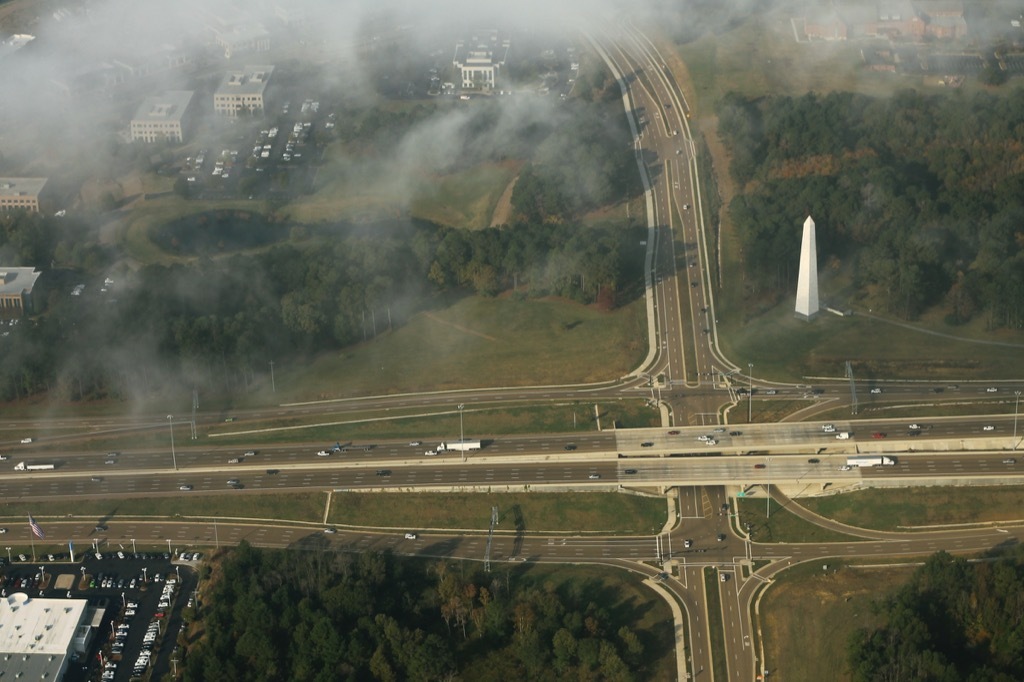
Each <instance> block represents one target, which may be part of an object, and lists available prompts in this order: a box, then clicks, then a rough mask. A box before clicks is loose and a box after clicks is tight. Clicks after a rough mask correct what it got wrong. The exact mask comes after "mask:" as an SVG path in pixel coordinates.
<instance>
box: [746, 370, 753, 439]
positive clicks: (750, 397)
mask: <svg viewBox="0 0 1024 682" xmlns="http://www.w3.org/2000/svg"><path fill="white" fill-rule="evenodd" d="M752 421H754V363H752V362H748V363H747V423H748V424H749V423H751V422H752Z"/></svg>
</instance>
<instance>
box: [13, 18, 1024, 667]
mask: <svg viewBox="0 0 1024 682" xmlns="http://www.w3.org/2000/svg"><path fill="white" fill-rule="evenodd" d="M588 38H589V40H590V41H591V43H592V45H593V46H594V47H595V49H596V50H597V51H598V53H599V54H600V55H601V56H602V57H603V59H604V60H605V61H606V63H607V64H608V66H609V68H611V69H612V71H613V72H614V73H615V74H616V75H617V77H618V78H619V79H620V83H622V86H623V102H624V106H625V108H626V111H627V114H628V116H629V119H630V124H631V126H632V127H633V129H634V131H635V150H636V154H637V160H638V167H639V170H640V173H641V176H642V179H643V182H644V186H645V189H646V196H647V205H648V215H647V220H648V227H649V234H650V238H649V240H648V263H649V268H648V269H647V285H648V286H647V297H648V312H649V320H648V325H649V333H648V337H649V351H648V357H647V360H646V362H645V363H644V364H643V366H642V367H641V368H638V369H637V371H636V372H634V373H633V374H631V375H630V376H627V377H622V378H621V379H619V380H617V381H609V382H605V383H601V384H594V385H586V386H544V387H517V388H504V387H492V388H481V389H476V390H466V391H448V392H444V393H416V394H406V395H398V396H368V397H365V398H352V399H344V400H332V401H313V402H309V403H304V404H293V405H280V406H275V407H273V408H266V409H252V410H238V411H234V412H232V413H231V415H230V417H229V418H230V419H231V421H230V422H229V423H225V415H224V414H221V413H216V414H215V413H203V412H200V413H198V414H197V418H196V425H197V428H198V429H199V430H200V431H201V432H202V433H204V434H205V435H211V436H212V435H218V436H220V438H221V442H224V441H225V440H226V439H229V438H230V440H231V442H232V444H230V445H222V444H220V443H219V442H218V438H215V437H209V438H205V439H204V440H203V442H202V444H201V445H197V444H195V442H194V441H186V442H179V444H178V447H177V450H176V452H173V453H171V452H168V449H167V448H164V447H143V448H133V447H130V446H126V447H124V448H123V449H122V450H119V451H118V453H117V454H116V455H111V454H109V453H108V452H107V451H106V450H96V449H94V448H91V447H90V446H88V445H85V446H83V445H81V443H83V442H86V443H87V442H88V440H87V439H90V438H97V437H109V438H113V437H117V438H127V439H130V438H131V436H132V434H136V433H148V432H153V433H156V432H164V433H166V430H167V427H168V423H167V421H166V420H164V419H163V418H162V417H155V418H154V417H152V416H148V417H147V416H137V417H107V418H86V417H71V418H66V419H54V420H51V421H48V422H35V421H33V420H30V419H12V420H5V422H4V429H5V433H8V434H14V433H24V434H26V436H28V435H32V436H33V442H31V443H23V442H21V438H11V439H10V440H8V442H7V443H6V444H4V445H3V454H4V455H5V456H6V459H5V460H4V461H3V462H0V470H2V471H3V472H4V473H3V476H2V477H0V496H2V497H3V498H4V499H8V500H19V501H22V502H34V501H39V502H40V503H41V502H43V501H45V500H47V499H54V498H65V499H66V498H83V499H85V498H98V499H111V500H116V499H117V498H120V497H124V496H156V495H161V496H172V495H174V496H186V495H196V496H199V495H206V494H217V495H240V496H244V495H256V494H259V493H261V492H266V491H274V492H281V491H299V490H311V489H318V490H328V491H340V490H367V491H370V490H398V489H401V490H439V491H480V490H489V491H501V490H542V489H574V490H581V489H591V490H609V489H611V490H618V489H626V490H631V489H642V490H645V491H657V492H664V493H666V494H669V495H670V496H671V498H672V502H673V506H674V508H675V510H676V518H674V519H671V518H670V519H669V522H668V523H667V524H666V526H665V527H664V528H661V529H652V532H651V533H649V534H645V535H643V536H629V537H622V536H605V535H602V534H600V533H596V532H588V531H587V529H581V530H580V532H579V533H575V534H571V535H566V534H538V533H532V532H530V533H528V532H523V531H516V530H515V529H508V528H501V527H499V528H497V529H496V531H497V532H496V534H495V535H494V538H493V545H492V546H491V547H490V551H489V554H488V557H487V558H488V559H489V560H491V561H511V562H515V561H549V562H568V563H584V562H592V563H604V564H609V565H615V566H619V567H622V568H626V569H628V570H632V571H636V572H638V573H640V574H642V575H644V576H645V577H646V578H648V579H649V580H650V581H651V583H652V586H655V587H656V589H657V590H658V591H659V593H663V594H665V595H669V598H670V599H673V600H675V603H677V604H678V605H680V606H681V608H682V612H683V613H684V614H685V617H686V619H687V621H688V627H686V628H685V632H686V633H687V637H686V638H683V635H682V633H683V632H684V629H683V628H678V627H677V633H679V638H680V641H679V642H678V645H679V647H678V649H677V650H678V652H679V656H678V662H677V664H678V669H679V673H680V678H683V677H689V678H692V677H698V678H700V679H715V678H716V675H715V670H716V667H715V665H714V662H713V661H712V653H711V652H712V645H711V642H710V628H709V625H708V620H709V619H712V618H714V619H721V620H722V622H723V624H724V630H725V636H724V645H725V659H726V660H725V661H720V662H718V663H719V668H718V669H719V670H722V671H725V675H726V677H727V678H728V679H729V680H752V679H755V677H756V676H757V675H758V674H759V673H762V672H764V670H765V669H771V668H772V667H773V666H774V665H775V664H776V662H771V661H765V660H764V655H763V651H762V649H761V648H760V647H759V646H758V644H757V643H758V641H759V638H758V637H757V632H756V629H757V626H756V622H754V620H753V616H754V614H753V610H752V608H751V604H752V603H753V600H754V599H755V598H756V596H757V595H758V594H759V591H760V590H761V589H762V588H763V586H764V585H765V584H767V583H768V582H770V581H771V579H772V577H773V576H775V575H776V574H778V573H779V572H780V571H783V570H785V569H786V568H788V567H790V566H792V565H794V564H796V563H800V562H803V561H811V560H822V559H825V558H828V557H848V558H859V557H894V556H896V557H920V556H923V555H926V554H928V553H931V552H935V551H937V550H939V549H945V550H947V551H952V552H979V551H984V550H988V549H992V548H994V547H998V546H1000V545H1004V544H1006V543H1008V542H1019V541H1020V540H1021V539H1022V538H1024V528H1021V527H1017V526H1012V527H1002V528H995V527H981V528H963V529H956V530H943V531H925V532H916V533H882V532H876V531H863V530H860V529H850V528H844V527H841V525H840V524H835V523H834V522H830V521H828V520H826V519H815V518H813V515H811V514H809V513H806V512H802V513H804V514H805V517H806V518H808V519H809V520H811V521H812V522H815V523H819V524H821V525H824V526H825V527H831V528H833V529H834V530H837V531H839V532H845V533H846V534H847V535H850V540H849V541H848V542H835V543H807V544H798V543H772V544H759V543H754V542H751V541H750V539H749V538H748V537H746V536H745V535H743V534H742V530H741V529H740V528H738V527H736V526H735V525H734V522H733V519H734V514H733V513H732V509H733V506H732V505H733V503H734V499H733V498H732V497H730V495H732V494H734V493H735V491H737V490H744V491H750V492H751V493H752V494H757V495H760V496H762V497H763V496H764V495H765V492H766V491H768V490H771V489H772V488H773V487H774V486H778V485H782V484H785V485H786V486H787V488H789V489H792V488H793V486H796V487H798V488H799V487H800V486H805V487H806V488H807V489H815V490H821V489H822V488H824V487H827V486H833V487H854V486H856V485H857V484H885V485H913V484H928V483H935V482H947V483H962V482H969V481H970V482H979V481H984V482H992V483H996V482H1007V481H1012V480H1014V479H1019V478H1020V477H1021V476H1022V475H1024V460H1022V461H1021V463H1020V464H1018V463H1017V462H1016V457H1015V455H1014V451H1015V450H1016V449H1017V447H1018V445H1019V442H1018V438H1019V436H1020V434H1018V432H1017V431H1018V424H1017V419H1016V414H1014V415H1011V416H1008V415H1006V414H1002V415H999V416H985V417H979V416H972V417H942V418H932V417H914V418H904V417H899V418H886V419H879V418H877V417H871V418H867V419H858V418H856V417H855V416H854V417H853V418H852V419H848V420H841V421H840V420H836V419H834V418H831V419H829V420H826V419H823V418H819V417H818V416H817V415H818V414H821V413H824V412H826V411H830V412H832V413H833V414H834V410H835V409H836V408H850V407H851V406H852V404H853V400H852V395H853V394H852V393H851V386H850V384H849V383H847V382H845V381H833V382H818V383H815V384H814V385H810V384H806V383H805V382H800V383H793V384H784V383H774V382H764V381H759V380H758V379H757V378H756V376H755V375H754V373H753V369H754V368H753V367H750V366H740V365H736V364H735V363H734V362H732V361H731V360H730V359H729V358H727V357H725V356H724V354H723V353H722V352H721V350H720V349H719V347H718V343H717V338H718V332H717V328H716V325H715V305H716V302H715V299H714V290H715V283H714V282H713V281H711V278H712V276H713V275H712V273H713V272H715V269H714V268H712V267H710V264H709V262H708V259H709V258H712V257H713V256H712V255H711V254H713V253H714V249H712V248H711V245H710V244H709V243H708V239H709V236H708V234H707V232H706V230H705V226H704V222H703V221H704V211H703V210H702V197H701V190H700V178H699V177H698V164H697V158H696V156H697V149H696V147H695V145H694V143H693V141H692V136H691V134H690V129H689V121H688V117H689V110H690V106H689V104H688V103H687V101H686V99H685V97H684V96H683V93H682V90H681V89H680V87H679V85H678V84H677V83H676V82H675V81H674V80H673V78H672V74H671V71H670V70H669V68H668V67H667V65H666V63H665V60H664V59H663V57H662V55H661V54H660V53H659V52H658V50H657V49H656V48H655V46H654V45H653V43H652V42H651V41H650V40H648V39H647V37H646V36H645V35H644V34H643V33H642V32H641V31H639V30H637V29H635V28H633V27H631V26H629V25H628V24H624V25H622V26H621V27H620V29H619V30H618V32H617V33H615V34H614V35H611V34H609V33H606V32H604V31H597V30H595V31H593V32H591V33H589V34H588ZM853 390H855V391H857V393H856V395H857V399H858V401H859V402H860V404H861V405H864V404H868V403H870V402H872V401H881V400H889V401H891V400H896V399H898V400H899V401H901V402H902V403H904V404H906V405H928V404H931V403H933V402H936V401H940V400H946V399H950V398H951V396H955V397H956V399H957V400H961V401H971V400H986V401H991V400H1011V401H1012V399H1013V397H1014V396H1016V397H1019V392H1020V390H1021V388H1020V387H1019V386H1017V385H1016V384H1015V383H1013V382H997V383H991V382H989V383H975V382H967V381H961V382H959V383H957V384H955V385H954V384H937V383H935V382H904V381H898V380H892V381H886V382H875V383H873V384H871V385H870V386H854V387H853ZM648 395H649V396H650V397H651V400H652V404H654V405H655V406H656V407H657V408H658V409H659V410H660V411H661V414H662V416H663V417H664V419H665V423H664V426H662V427H659V428H647V429H629V430H611V429H604V430H601V431H591V432H587V433H572V434H533V435H503V434H495V435H492V436H487V435H486V434H473V435H474V436H476V437H480V438H482V439H483V441H484V447H483V448H482V449H480V450H476V451H472V452H468V453H460V452H445V453H441V454H439V455H438V456H436V457H427V456H425V455H424V449H425V447H430V446H432V445H434V443H430V442H424V443H422V444H417V445H412V444H411V443H410V442H409V441H405V440H402V441H394V440H379V441H374V442H366V443H362V442H359V441H356V442H354V443H352V445H353V446H354V447H352V448H351V449H349V450H348V451H346V452H340V451H334V452H331V453H330V455H329V456H324V457H318V456H317V454H316V453H317V452H318V451H319V450H321V449H322V448H323V447H324V446H330V444H329V443H305V444H294V443H289V444H287V445H281V444H270V445H265V444H260V445H255V444H254V445H252V446H251V450H252V451H253V452H254V454H252V455H248V456H246V455H244V454H243V453H244V452H245V451H247V450H250V447H248V446H238V445H235V444H234V443H237V442H241V441H244V440H245V438H246V434H247V433H252V434H255V433H257V432H260V433H261V434H264V435H265V432H264V430H263V427H262V426H261V424H263V423H264V421H265V420H269V419H274V418H279V417H295V418H298V417H301V418H303V419H310V418H316V419H318V420H319V423H324V424H335V425H336V428H337V432H338V434H339V443H341V442H344V443H346V444H347V443H348V441H346V440H345V439H344V437H343V434H344V432H345V424H346V423H347V422H348V421H349V420H352V419H356V418H362V416H363V415H365V414H367V413H369V412H373V411H378V412H384V411H389V410H395V411H398V410H402V411H406V412H407V413H409V414H423V415H437V414H451V413H452V412H453V408H454V405H455V404H459V405H465V406H467V407H468V408H469V409H470V410H472V409H474V408H477V407H483V406H485V405H486V406H489V407H492V406H501V405H505V406H511V405H526V404H530V405H544V404H550V403H556V402H559V401H567V400H572V401H579V402H580V404H585V405H599V404H600V403H602V402H608V401H612V400H617V399H620V398H622V397H636V396H644V397H646V396H648ZM755 399H756V400H764V401H794V400H803V401H806V403H807V405H808V407H807V409H805V410H803V411H802V412H801V414H800V418H801V420H800V421H782V422H779V423H774V424H766V423H746V419H745V417H746V416H747V414H748V413H747V408H748V407H749V402H748V401H750V400H755ZM708 415H712V417H711V418H709V416H708ZM179 419H180V418H179ZM826 423H829V424H831V425H832V427H833V428H832V430H826V429H824V428H823V426H824V425H825V424H826ZM836 433H851V434H852V436H851V437H850V438H849V439H846V440H838V439H837V438H836ZM288 436H289V434H288V433H287V432H285V433H284V434H283V435H282V438H285V437H288ZM699 438H703V439H699ZM264 440H265V439H264V438H263V437H261V438H260V439H259V441H258V442H260V443H262V442H264ZM253 442H254V443H255V442H257V440H256V439H255V438H254V440H253ZM363 446H367V449H363ZM863 454H879V455H883V454H884V455H886V456H889V457H891V458H893V459H894V460H895V464H893V465H891V466H877V467H867V468H860V467H852V468H851V467H847V466H845V465H846V462H847V458H848V457H850V456H855V455H863ZM240 455H241V456H240ZM236 458H237V459H239V460H240V461H237V462H230V461H229V460H232V459H236ZM21 462H29V463H52V464H54V465H55V468H54V469H53V470H37V471H33V470H24V471H19V470H15V467H16V466H17V465H18V464H19V463H21ZM229 481H235V483H234V484H230V483H229ZM772 494H774V495H777V496H779V499H780V500H784V501H785V502H786V503H787V504H792V503H791V501H789V500H788V499H785V498H782V497H781V493H780V492H778V491H774V490H772ZM41 506H43V505H42V504H39V505H36V508H37V509H38V508H40V507H41ZM96 523H97V519H82V518H72V519H67V520H57V519H51V520H48V522H47V526H48V528H52V529H53V530H52V531H50V532H52V533H55V534H59V536H60V537H66V538H68V539H73V540H75V541H77V542H80V543H84V544H89V543H90V542H92V541H94V540H97V541H98V540H100V539H103V540H105V541H124V540H125V539H127V538H132V539H135V540H138V541H139V542H143V541H148V542H150V543H154V544H162V543H164V542H167V543H168V547H170V546H171V544H172V543H173V544H174V545H177V546H180V545H184V544H193V545H194V544H206V545H211V546H212V545H220V544H224V545H231V544H236V543H238V542H240V541H241V540H243V539H244V540H247V541H249V542H250V543H252V544H254V545H258V546H267V547H293V548H308V549H323V548H334V549H343V550H346V551H365V550H375V549H389V550H392V551H395V552H399V553H405V554H412V555H417V556H422V557H452V558H465V559H471V560H482V559H484V557H485V550H486V547H487V537H486V534H483V533H453V532H446V531H435V530H431V529H417V530H418V531H419V532H418V533H417V534H416V537H415V538H414V539H410V538H406V537H405V536H404V534H403V532H401V531H403V530H405V529H339V530H338V532H337V533H335V534H330V535H328V534H325V533H323V526H322V525H315V524H301V523H292V522H279V523H275V522H268V521H265V520H259V521H251V522H250V521H241V520H237V519H225V520H221V521H218V522H213V523H211V522H209V521H206V520H199V521H193V520H180V521H178V520H175V521H168V520H152V521H142V520H121V519H119V518H114V519H111V520H109V521H107V522H106V523H107V524H108V525H107V527H106V530H103V531H99V530H97V528H98V526H96ZM21 526H25V527H21ZM29 539H30V538H29V529H28V527H27V526H26V525H25V524H19V525H18V526H12V527H11V528H10V532H9V533H7V535H6V536H5V542H6V543H8V544H12V545H20V544H25V543H28V542H29ZM688 545H689V546H688ZM762 560H768V561H770V563H768V564H767V565H765V566H762V567H760V568H758V569H757V570H756V571H755V570H754V566H755V562H756V561H762ZM708 567H711V568H713V569H715V570H716V571H717V573H718V575H719V576H720V577H719V579H718V580H716V583H715V584H716V586H717V588H718V589H719V595H720V602H721V604H722V612H721V613H719V614H709V613H708V612H707V601H706V592H705V582H704V581H705V569H706V568H708Z"/></svg>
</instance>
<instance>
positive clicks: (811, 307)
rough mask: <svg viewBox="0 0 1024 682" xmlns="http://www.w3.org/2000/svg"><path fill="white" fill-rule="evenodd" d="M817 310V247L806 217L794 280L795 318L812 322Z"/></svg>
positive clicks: (811, 224) (809, 219) (809, 217)
mask: <svg viewBox="0 0 1024 682" xmlns="http://www.w3.org/2000/svg"><path fill="white" fill-rule="evenodd" d="M818 310H819V308H818V247H817V246H816V245H815V242H814V221H813V220H811V216H807V220H805V221H804V238H803V241H802V242H801V244H800V274H799V275H798V276H797V280H796V316H797V317H799V318H801V319H804V320H812V319H814V316H815V315H817V314H818Z"/></svg>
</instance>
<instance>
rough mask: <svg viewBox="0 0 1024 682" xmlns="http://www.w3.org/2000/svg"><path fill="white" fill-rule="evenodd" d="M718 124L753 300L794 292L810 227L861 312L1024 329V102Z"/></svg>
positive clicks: (917, 102)
mask: <svg viewBox="0 0 1024 682" xmlns="http://www.w3.org/2000/svg"><path fill="white" fill-rule="evenodd" d="M718 115H719V120H720V132H721V135H722V138H723V140H724V142H725V143H726V145H727V146H728V149H729V152H730V154H731V156H732V160H731V163H730V173H731V174H732V177H733V179H734V180H735V181H736V182H737V183H739V184H740V186H741V187H742V188H743V190H742V191H741V192H740V193H738V194H737V196H736V197H735V198H734V199H733V200H732V202H731V204H730V206H729V211H730V214H731V217H732V220H733V223H734V224H735V226H736V230H737V233H738V236H739V239H740V242H741V245H742V249H743V258H744V262H745V268H746V277H747V279H748V280H749V282H750V284H749V289H748V291H747V292H746V293H747V295H748V296H751V297H754V296H757V297H763V296H764V295H765V294H769V295H774V296H775V297H781V296H782V295H784V293H785V292H788V291H791V290H792V288H793V287H794V286H795V281H796V274H797V262H798V258H799V248H800V227H801V225H802V223H803V221H804V218H805V217H806V216H808V215H811V216H812V217H813V218H814V220H815V223H816V224H817V243H818V257H819V266H821V265H823V264H824V265H826V266H829V267H837V268H843V269H845V271H846V272H848V273H849V274H850V276H851V277H852V286H853V289H854V291H853V293H852V294H851V301H850V302H857V301H860V302H864V303H866V305H871V306H873V307H875V308H876V309H879V308H882V309H885V310H887V311H888V312H889V313H891V314H893V315H896V316H898V317H901V318H904V319H914V318H916V317H918V316H919V315H921V314H922V313H923V312H924V311H926V310H930V309H934V308H937V309H939V310H940V311H941V312H942V313H943V315H944V316H945V319H946V321H947V322H948V323H949V324H954V325H955V324H963V323H965V322H968V321H970V320H972V319H974V318H976V317H980V319H982V320H983V321H984V323H985V325H986V326H987V327H988V328H990V329H995V328H1009V329H1020V328H1022V327H1024V89H1020V88H1018V89H1016V90H1014V91H1011V92H1008V93H1005V94H1000V95H992V94H987V93H983V92H982V93H976V94H971V95H968V94H964V93H960V92H956V93H953V94H950V95H942V96H940V95H925V94H921V93H919V92H916V91H912V90H906V91H902V92H900V93H898V94H897V95H895V96H894V97H892V98H889V99H878V98H872V97H868V96H865V95H859V94H851V93H830V94H827V95H818V94H814V93H811V94H808V95H804V96H802V97H795V98H794V97H765V98H760V99H756V100H750V99H746V98H744V97H741V96H739V95H736V94H731V95H729V96H727V97H725V98H723V100H722V102H721V103H720V106H719V107H718ZM845 303H846V302H845V301H844V302H839V305H844V304H845Z"/></svg>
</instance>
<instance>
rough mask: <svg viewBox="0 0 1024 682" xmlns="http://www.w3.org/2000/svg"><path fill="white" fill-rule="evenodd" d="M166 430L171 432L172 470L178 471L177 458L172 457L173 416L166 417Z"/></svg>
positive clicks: (172, 453)
mask: <svg viewBox="0 0 1024 682" xmlns="http://www.w3.org/2000/svg"><path fill="white" fill-rule="evenodd" d="M167 428H169V429H170V430H171V463H172V464H173V465H174V470H175V471H177V470H178V458H177V457H175V456H174V415H171V414H169V415H167Z"/></svg>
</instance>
